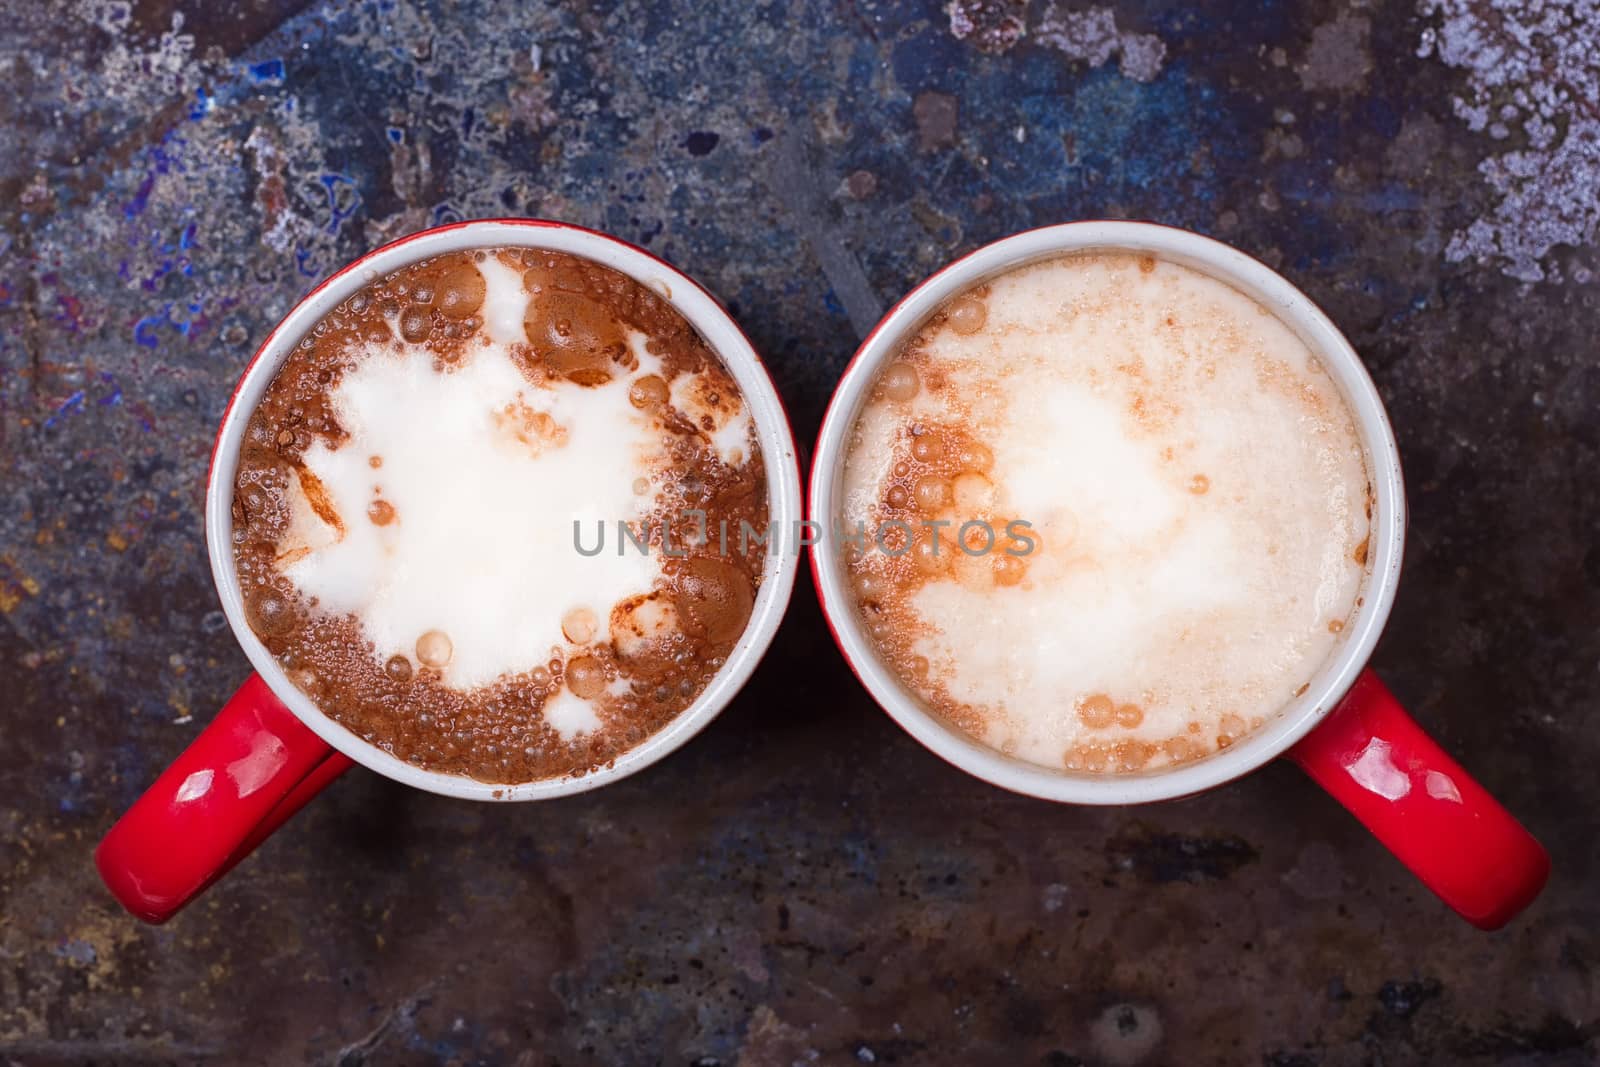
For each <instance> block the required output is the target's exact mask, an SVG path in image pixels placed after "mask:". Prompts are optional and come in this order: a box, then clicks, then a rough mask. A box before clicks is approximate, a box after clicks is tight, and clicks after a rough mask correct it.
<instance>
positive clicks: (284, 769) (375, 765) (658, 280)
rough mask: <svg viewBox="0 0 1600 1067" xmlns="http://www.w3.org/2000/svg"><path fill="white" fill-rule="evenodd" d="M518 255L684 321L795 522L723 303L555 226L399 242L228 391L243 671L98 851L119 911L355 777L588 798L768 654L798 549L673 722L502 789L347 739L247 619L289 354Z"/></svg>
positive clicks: (650, 758) (778, 420)
mask: <svg viewBox="0 0 1600 1067" xmlns="http://www.w3.org/2000/svg"><path fill="white" fill-rule="evenodd" d="M492 247H526V248H540V249H549V250H553V251H558V252H567V253H571V254H572V255H576V256H582V257H585V258H587V259H591V260H594V261H595V262H597V263H601V264H604V265H605V266H607V267H610V268H612V269H613V270H617V271H620V272H622V273H623V274H626V275H628V276H629V277H631V278H633V279H634V280H636V281H638V282H640V283H641V284H643V285H646V286H648V287H649V288H650V289H652V290H653V291H655V292H656V293H658V294H660V295H661V296H662V297H664V298H665V299H666V300H667V301H668V302H670V303H671V304H672V306H673V307H674V308H676V309H677V310H678V312H679V313H680V314H681V315H683V317H684V318H685V319H686V320H688V322H689V323H690V325H692V326H693V327H694V328H695V329H696V330H697V331H699V333H700V336H701V337H702V338H704V339H705V341H706V343H707V344H708V345H710V347H711V349H712V350H713V351H714V352H716V353H717V355H718V356H719V357H720V358H721V359H722V362H723V364H724V365H725V366H726V367H727V368H728V371H729V372H730V373H731V374H732V375H733V377H734V380H735V381H736V382H738V384H739V388H740V390H741V391H742V392H743V393H744V397H745V400H746V402H747V403H748V404H749V406H750V410H751V414H752V421H753V423H754V426H755V429H756V436H757V439H758V441H759V443H760V445H761V450H762V454H763V456H764V458H765V461H766V472H767V492H768V498H767V502H768V510H769V516H770V522H771V524H772V527H773V528H774V529H777V530H788V529H790V528H792V527H794V526H795V525H797V524H798V523H799V521H800V470H799V461H798V457H797V455H796V452H795V446H794V437H793V434H792V432H791V430H790V427H789V421H788V418H787V416H786V415H785V413H784V410H783V406H782V404H781V402H780V401H779V399H778V394H777V391H776V390H775V389H774V388H773V385H772V380H771V378H770V377H769V376H768V374H767V371H766V368H765V367H764V366H763V365H762V363H761V359H760V357H759V356H757V355H756V352H755V350H754V349H753V348H752V347H751V346H750V342H749V340H748V339H746V337H745V336H744V334H743V333H742V332H741V331H740V329H739V327H738V326H737V325H736V324H735V323H734V321H733V319H732V318H731V317H730V316H729V315H728V313H727V311H725V310H724V309H723V308H722V306H721V305H720V304H718V303H717V301H716V300H715V299H714V298H713V297H712V296H711V295H710V294H709V293H707V292H706V291H705V290H704V289H702V288H701V287H700V286H699V285H697V284H696V283H695V282H694V281H692V280H691V279H690V278H689V277H688V276H687V275H685V274H683V273H681V272H680V271H678V270H676V269H674V268H673V267H671V266H669V265H668V264H667V263H665V262H663V261H661V260H660V259H657V258H656V257H655V256H652V255H650V254H649V253H648V252H645V251H644V250H642V249H639V248H636V247H634V246H633V245H630V244H627V243H625V242H623V241H619V240H617V239H616V238H614V237H609V236H607V235H605V234H602V233H596V232H595V231H592V230H586V229H583V228H582V227H578V226H571V225H567V224H565V223H557V222H547V221H542V220H530V219H504V220H493V219H491V220H480V221H474V222H462V223H456V224H454V225H450V226H441V227H438V228H437V229H431V230H426V231H423V232H421V233H416V234H412V235H411V236H409V237H403V238H401V239H399V240H397V241H395V242H393V243H391V244H388V245H385V246H384V247H382V248H380V249H378V250H377V251H375V252H372V253H369V254H368V255H366V256H364V257H362V258H361V259H359V260H357V261H356V262H354V263H352V264H350V265H349V266H348V267H346V268H344V269H343V270H341V271H340V272H339V273H337V274H335V275H333V276H332V277H331V278H329V279H328V280H327V281H325V282H323V283H322V284H321V285H319V286H318V287H317V288H316V289H314V290H313V291H312V292H311V293H310V294H309V295H308V296H306V297H305V299H303V300H301V301H300V303H299V304H298V305H296V306H295V308H294V310H293V311H291V312H289V314H288V316H287V317H285V318H284V320H283V321H282V322H280V323H279V324H278V326H277V328H276V329H274V330H273V331H272V333H271V334H270V335H269V336H268V337H267V339H266V342H265V343H264V344H262V346H261V348H260V350H259V351H257V352H256V354H255V358H254V359H252V360H251V361H250V364H249V366H248V367H246V368H245V371H244V375H243V377H241V378H240V379H239V384H238V387H237V388H236V389H235V391H234V394H233V399H232V400H231V401H230V402H229V405H228V410H227V413H226V414H224V415H223V418H222V426H221V429H220V430H219V431H218V433H217V440H216V445H215V447H214V448H213V450H212V454H211V472H210V475H209V479H208V483H207V488H206V503H205V526H206V544H207V546H208V549H209V552H210V556H211V574H212V578H213V579H214V581H215V582H216V586H217V593H218V595H219V596H220V597H221V600H222V609H223V612H224V614H225V615H226V616H227V619H228V623H229V625H230V626H232V627H233V632H234V635H235V636H236V637H237V638H238V640H239V644H240V645H241V646H243V648H244V651H245V655H246V656H247V657H248V658H249V660H250V663H251V666H253V667H254V668H255V674H254V675H253V676H252V677H250V678H249V679H248V680H247V681H246V682H245V683H244V685H243V686H242V687H240V689H239V691H238V692H237V693H235V694H234V695H233V697H232V699H230V700H229V701H228V703H227V704H225V705H224V706H223V708H222V711H221V712H220V713H219V714H218V715H217V717H216V719H215V720H214V721H213V722H212V723H211V724H210V725H209V726H207V727H206V729H205V730H204V731H203V732H202V733H201V734H200V736H199V737H198V738H196V739H195V741H194V742H193V743H192V744H191V745H190V746H189V747H188V749H187V750H185V751H184V752H183V753H182V754H181V755H180V756H179V757H178V758H177V760H175V761H174V762H173V764H172V765H171V766H170V767H169V768H167V770H166V771H165V772H163V773H162V774H161V776H160V777H159V778H158V779H157V780H156V782H155V784H154V785H152V786H151V787H150V788H149V790H148V791H147V792H146V793H145V794H144V795H143V796H142V797H140V798H139V800H138V801H137V802H136V803H135V804H134V805H133V807H132V808H131V809H129V811H128V812H127V814H125V815H124V816H123V817H122V819H121V820H120V821H119V822H118V823H117V824H116V825H115V826H114V827H112V829H111V831H110V832H109V833H108V834H107V835H106V837H105V839H104V840H103V841H101V842H100V845H99V847H98V848H97V849H96V850H95V863H96V864H97V866H98V867H99V869H100V874H101V877H102V878H104V879H105V882H106V885H107V886H109V887H110V889H111V891H112V892H113V893H114V894H115V895H116V897H117V899H118V900H119V901H121V902H122V904H123V905H124V906H126V907H127V908H128V910H129V911H131V912H133V913H134V914H135V915H137V916H139V917H140V918H142V919H145V920H147V921H150V922H162V921H164V920H166V919H167V918H169V917H171V916H172V915H173V914H174V913H175V912H177V910H178V909H179V908H181V907H182V906H183V905H184V904H185V903H187V902H188V901H189V900H191V899H193V898H194V897H195V896H196V895H197V894H198V893H199V892H201V891H202V890H203V889H205V888H206V887H207V886H208V885H210V884H211V883H212V882H213V881H215V880H216V879H217V878H219V877H221V876H222V875H223V874H225V873H226V872H227V871H228V870H229V869H230V868H231V867H233V865H234V864H236V863H238V862H239V861H240V860H241V859H243V858H244V857H245V856H247V855H249V854H250V852H251V851H252V850H253V849H254V848H255V847H256V846H257V845H259V844H260V843H261V842H262V841H263V840H265V839H266V838H267V837H268V836H269V835H270V834H271V833H272V832H273V831H274V830H276V829H277V828H278V827H279V826H280V825H281V824H282V823H283V822H284V821H285V820H286V819H288V818H289V817H290V816H291V815H293V814H294V813H295V812H296V811H297V810H299V809H300V807H301V806H302V805H304V804H305V803H306V802H307V801H308V800H310V799H311V798H312V797H314V796H315V795H316V794H317V793H318V792H320V791H321V790H322V789H323V788H324V787H325V786H327V785H328V784H329V783H330V782H332V781H333V780H334V779H335V778H336V777H338V776H339V775H340V774H341V773H342V772H344V771H345V770H346V769H348V768H349V767H350V766H351V765H352V764H355V763H359V764H362V765H364V766H366V767H368V768H370V769H372V770H375V771H377V772H378V773H379V774H382V775H385V776H387V777H389V778H393V779H394V780H396V781H398V782H403V783H405V784H406V785H411V786H415V787H417V788H419V789H425V790H428V791H429V792H433V793H442V794H444V795H446V796H453V797H463V798H466V799H469V800H545V799H548V798H551V797H561V796H568V795H570V794H573V793H581V792H584V791H586V790H590V789H598V788H599V787H601V786H603V785H608V784H610V783H612V782H615V781H617V780H618V779H620V778H625V777H627V776H628V775H630V774H633V773H635V772H636V771H640V770H643V769H644V768H645V767H648V766H650V765H651V764H652V763H655V762H656V761H657V760H659V759H661V758H662V757H664V756H666V755H667V754H668V753H670V752H672V751H673V750H674V749H676V748H678V747H679V746H680V745H682V744H683V743H684V742H686V741H688V740H689V739H690V738H691V737H693V736H694V735H695V734H696V733H698V732H699V731H700V730H701V729H702V728H703V727H704V726H705V725H706V724H707V723H709V722H710V721H711V720H712V719H714V718H716V716H717V713H718V712H720V711H721V710H722V709H723V708H724V707H725V706H726V705H727V704H728V702H729V701H730V700H732V698H733V696H734V694H736V693H737V692H738V691H739V689H740V687H741V686H743V685H744V683H745V681H746V680H747V679H748V678H749V677H750V674H751V672H752V671H754V670H755V667H756V664H757V662H758V661H759V660H760V659H761V657H762V655H763V654H764V653H765V652H766V649H767V646H768V645H769V644H770V643H771V641H772V637H773V634H774V633H776V632H777V629H778V623H779V622H780V620H781V619H782V617H783V613H784V610H785V608H786V607H787V606H788V603H789V596H790V594H791V593H792V592H793V589H794V580H795V572H796V570H797V568H798V566H799V563H798V558H797V556H796V554H795V553H794V552H790V551H783V552H769V553H768V554H767V558H766V570H765V572H764V574H763V576H762V581H761V587H760V589H759V590H758V592H757V595H756V600H755V606H754V610H753V611H752V613H751V616H750V621H749V623H748V625H747V626H746V627H745V631H744V634H743V636H741V637H740V638H739V641H738V644H737V645H736V646H735V647H734V649H733V651H732V652H731V653H729V655H728V660H727V663H726V664H725V665H724V666H723V667H722V669H721V670H720V671H718V672H717V674H716V675H715V676H714V677H713V678H712V680H711V682H710V683H709V684H708V685H707V686H706V688H705V690H704V691H703V692H701V694H700V695H699V697H698V698H697V699H696V700H695V701H694V703H693V704H691V705H690V706H689V707H687V708H685V709H684V710H683V711H682V712H681V713H680V714H679V715H678V716H677V717H676V718H675V719H673V720H672V721H671V722H670V723H668V724H667V725H666V726H665V727H663V728H662V729H661V730H659V731H658V732H656V733H655V734H652V735H651V736H650V737H648V738H646V739H645V740H644V741H642V742H640V743H639V744H638V745H636V746H635V747H633V748H631V749H629V750H628V751H627V752H625V753H623V754H622V755H621V756H618V757H617V759H616V761H615V762H614V763H611V764H609V765H607V766H605V767H601V768H600V769H598V770H595V771H591V772H590V773H588V774H585V775H581V776H575V777H573V776H569V777H562V778H550V779H544V780H540V781H533V782H523V783H518V784H511V785H501V784H494V783H487V782H479V781H475V780H474V779H471V778H466V777H461V776H458V775H452V774H441V773H438V772H435V771H428V770H424V769H422V768H421V767H417V766H414V765H413V764H410V763H406V762H404V761H402V760H400V759H397V758H396V757H394V756H392V755H390V754H389V753H387V752H385V751H383V750H382V749H380V748H378V747H377V746H375V745H373V744H371V743H370V742H368V741H365V740H363V739H362V738H360V737H358V736H356V735H355V734H353V733H351V732H350V731H349V730H347V729H345V728H344V727H343V726H341V725H340V724H339V723H337V722H335V721H334V720H333V719H331V718H329V717H328V716H327V715H326V714H324V713H323V712H322V711H321V709H319V708H318V707H317V706H316V704H315V703H314V702H313V701H312V699H311V698H310V697H308V696H306V695H305V694H304V693H302V692H301V691H300V690H299V689H297V688H295V687H294V685H292V684H291V683H290V682H289V680H288V678H287V677H285V675H284V672H283V669H282V668H281V667H280V666H279V664H278V662H277V661H276V660H275V659H274V658H273V656H272V654H271V653H270V652H269V651H267V648H266V646H265V645H263V644H262V643H261V640H260V638H258V637H257V636H256V634H255V632H254V631H253V630H251V629H250V626H249V624H248V623H247V622H246V621H245V614H244V604H243V601H242V599H241V596H240V591H239V577H238V573H237V572H236V570H235V569H234V561H233V548H232V533H233V516H232V507H231V506H232V502H233V477H234V471H235V468H236V467H237V465H238V461H239V445H240V441H241V439H242V438H243V436H244V433H245V428H246V425H247V423H248V422H249V418H250V414H251V412H252V411H254V410H255V407H256V404H257V403H258V402H259V401H260V399H261V397H262V394H263V393H265V392H266V389H267V386H268V385H269V384H270V383H271V382H272V379H273V377H274V376H275V375H276V374H277V372H278V368H279V367H280V366H281V365H282V364H283V361H284V360H285V359H286V358H287V357H288V355H289V353H290V352H291V350H293V348H294V346H295V344H296V343H297V342H298V341H299V340H300V338H301V337H302V336H304V335H305V334H306V333H307V331H309V330H310V329H311V328H312V327H313V326H314V325H316V323H317V322H318V321H319V320H320V319H321V318H322V317H323V316H324V315H326V314H328V312H330V311H332V310H333V309H334V308H335V307H336V306H337V305H339V304H341V303H343V302H344V301H345V300H346V299H348V298H349V297H350V296H351V295H352V294H354V293H355V292H356V291H357V290H359V289H361V288H362V287H364V286H366V285H367V284H369V283H370V282H372V281H374V280H376V279H378V278H381V277H383V276H384V275H387V274H389V273H391V272H393V271H395V270H397V269H398V268H400V267H403V266H405V265H407V264H409V263H413V262H415V261H417V260H419V259H426V258H428V257H431V256H436V255H439V254H441V253H446V252H454V251H460V250H462V249H472V248H492Z"/></svg>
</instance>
